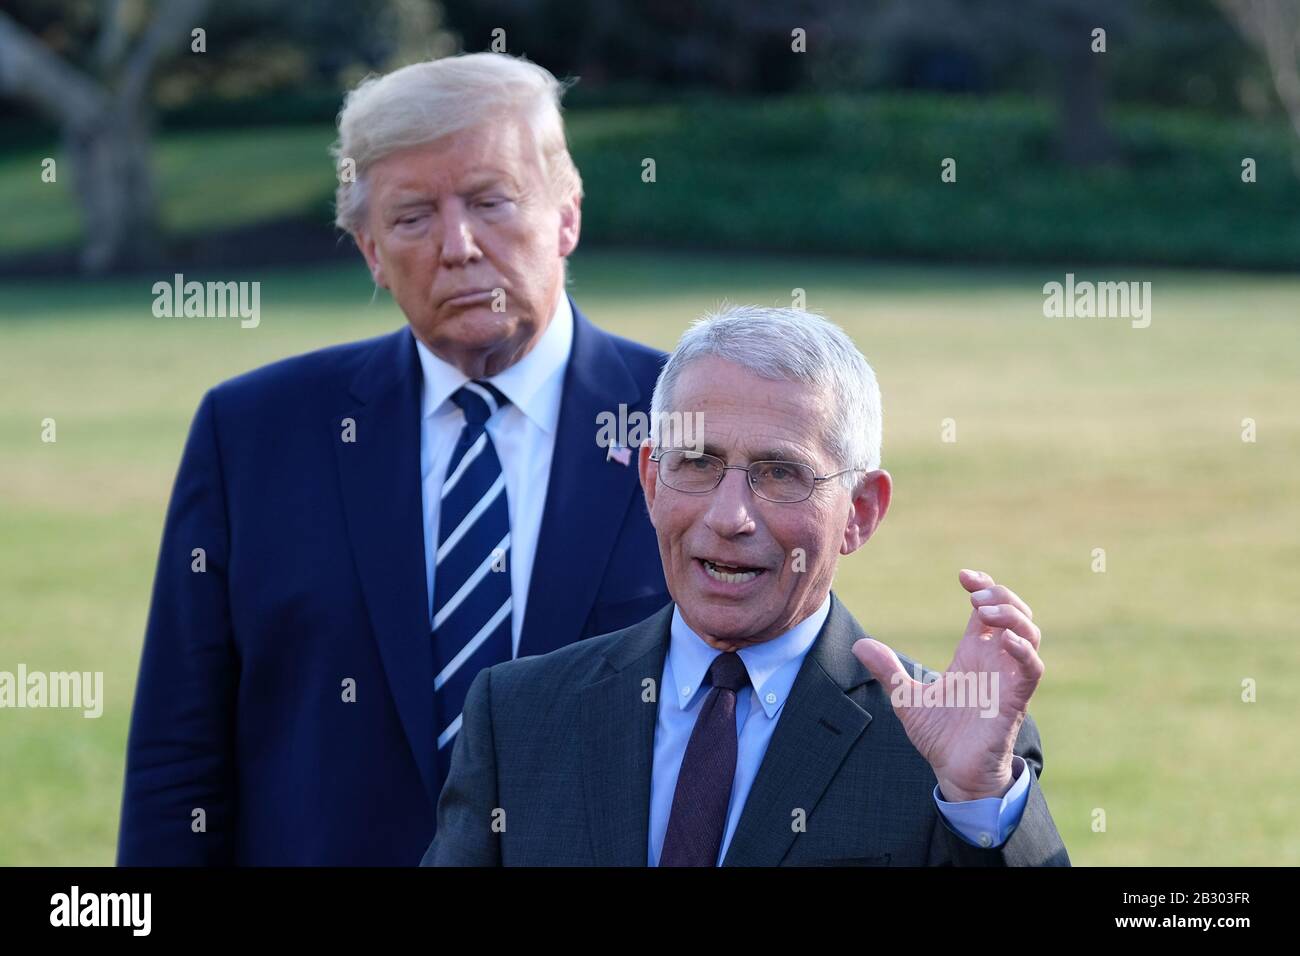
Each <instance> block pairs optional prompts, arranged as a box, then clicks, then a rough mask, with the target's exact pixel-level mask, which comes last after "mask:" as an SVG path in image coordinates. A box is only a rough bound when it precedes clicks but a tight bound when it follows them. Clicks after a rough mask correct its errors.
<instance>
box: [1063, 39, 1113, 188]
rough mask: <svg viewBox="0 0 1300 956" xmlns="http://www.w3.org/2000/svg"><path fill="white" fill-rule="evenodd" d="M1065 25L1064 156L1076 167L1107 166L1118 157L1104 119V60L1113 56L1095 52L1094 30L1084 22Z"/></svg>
mask: <svg viewBox="0 0 1300 956" xmlns="http://www.w3.org/2000/svg"><path fill="white" fill-rule="evenodd" d="M1063 21H1064V22H1063V29H1062V36H1061V39H1060V41H1058V42H1059V44H1060V45H1059V47H1058V49H1059V51H1060V63H1059V70H1060V72H1059V74H1058V82H1059V83H1060V93H1059V100H1058V103H1059V108H1060V113H1059V123H1060V127H1059V129H1058V138H1059V143H1060V149H1061V154H1062V157H1063V158H1064V160H1065V161H1066V162H1067V163H1070V164H1071V165H1074V166H1093V165H1097V164H1100V163H1107V162H1110V161H1112V160H1114V159H1115V158H1116V157H1117V155H1118V150H1117V149H1116V146H1115V140H1114V139H1113V138H1112V137H1111V135H1110V132H1109V130H1107V129H1106V123H1105V120H1104V119H1103V113H1104V107H1105V103H1106V84H1105V77H1104V76H1103V75H1102V70H1101V58H1102V57H1105V56H1109V55H1110V54H1108V53H1093V52H1092V49H1091V47H1090V46H1089V42H1088V40H1089V30H1090V28H1089V26H1088V23H1087V22H1086V21H1085V20H1084V19H1083V18H1080V17H1077V16H1066V17H1064V18H1063Z"/></svg>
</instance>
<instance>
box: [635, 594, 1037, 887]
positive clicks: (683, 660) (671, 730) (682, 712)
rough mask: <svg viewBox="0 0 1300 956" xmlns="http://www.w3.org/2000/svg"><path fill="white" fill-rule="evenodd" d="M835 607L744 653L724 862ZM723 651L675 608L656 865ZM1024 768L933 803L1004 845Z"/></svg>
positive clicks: (977, 834)
mask: <svg viewBox="0 0 1300 956" xmlns="http://www.w3.org/2000/svg"><path fill="white" fill-rule="evenodd" d="M830 610H831V599H830V595H829V594H828V595H827V596H826V600H824V601H823V602H822V604H821V607H819V608H818V609H817V610H816V611H814V612H813V614H812V615H811V616H809V617H807V618H805V619H804V620H803V621H801V622H799V623H798V624H796V625H795V626H794V627H793V628H791V629H790V630H789V631H787V632H786V633H784V634H782V635H781V636H780V637H776V638H773V639H772V640H770V641H764V642H763V643H762V644H756V645H754V646H753V647H746V648H743V649H742V650H741V651H740V652H739V653H740V659H741V660H742V661H744V663H745V669H746V670H747V671H748V672H749V680H750V689H749V692H748V693H744V694H739V695H737V697H736V734H737V748H736V776H735V778H734V780H733V782H732V787H731V803H730V804H729V805H728V807H727V827H726V830H725V831H724V833H723V836H722V847H721V849H719V851H718V864H719V865H721V864H722V861H723V859H724V858H725V857H726V855H727V848H728V847H729V846H730V845H731V838H732V835H733V834H735V832H736V824H737V823H739V822H740V815H741V811H743V810H744V808H745V800H746V799H747V798H748V797H749V791H750V788H751V787H752V786H753V785H754V778H755V777H756V776H757V775H758V768H759V766H760V765H761V764H762V762H763V755H764V754H766V753H767V745H768V742H769V741H771V739H772V732H773V731H774V730H775V729H776V722H777V720H778V719H779V718H780V716H781V708H782V707H784V706H785V701H786V698H787V697H789V696H790V689H791V688H792V687H793V686H794V680H795V677H796V676H798V674H799V668H800V667H802V666H803V659H804V656H805V655H806V654H807V653H808V649H809V648H810V647H812V646H813V642H814V641H816V640H817V634H818V633H819V632H820V631H821V629H822V625H823V624H824V623H825V621H826V617H827V615H829V614H830ZM718 654H719V651H718V650H717V649H716V648H714V647H710V646H709V645H708V644H706V643H705V642H704V641H703V640H702V639H701V638H700V637H699V635H697V634H696V633H695V632H694V631H692V630H691V629H690V627H689V626H688V625H687V624H686V621H685V620H684V619H683V618H682V615H681V611H680V610H679V609H678V608H676V607H674V608H673V621H672V629H671V639H670V643H669V647H668V654H667V656H666V657H665V659H664V670H663V675H662V679H661V681H660V684H659V686H660V688H661V689H662V693H661V694H660V695H659V714H658V717H657V719H656V723H655V740H654V766H653V769H652V772H651V777H650V846H649V863H650V865H651V866H658V865H659V855H660V853H661V852H662V850H663V845H664V834H665V833H666V832H667V830H668V817H669V815H670V814H671V812H672V807H673V794H674V793H675V792H676V790H677V774H678V771H679V770H680V769H681V765H682V757H683V756H684V755H685V754H686V745H687V743H689V742H690V739H691V732H692V731H693V730H694V729H695V718H696V716H697V715H698V714H699V712H700V708H701V707H702V706H703V703H704V698H705V697H707V696H708V694H709V691H710V690H711V688H709V687H701V686H700V685H701V684H703V683H704V681H705V679H706V677H707V675H708V670H709V665H710V664H711V663H713V659H714V658H715V657H717V656H718ZM1025 767H1026V764H1025V761H1024V760H1023V759H1022V758H1021V757H1019V756H1016V757H1014V758H1013V761H1012V768H1011V772H1012V773H1013V774H1014V775H1015V782H1014V783H1012V785H1011V789H1010V790H1008V791H1007V793H1006V795H1005V796H1002V797H986V798H984V799H982V800H966V801H961V802H957V803H952V802H948V801H946V800H944V799H942V798H941V796H940V794H939V788H938V786H936V787H935V788H934V801H935V803H936V805H937V806H938V808H939V812H940V813H941V814H942V815H943V816H944V818H945V819H946V820H947V821H948V823H949V824H950V825H951V827H952V828H953V830H955V831H956V832H957V833H958V835H959V836H961V838H962V839H964V840H966V842H968V843H970V844H972V845H974V846H982V847H994V846H1000V845H1002V844H1003V843H1005V842H1006V840H1007V837H1008V836H1010V835H1011V831H1012V830H1014V829H1015V828H1016V825H1017V824H1018V823H1019V822H1020V816H1021V814H1022V813H1023V812H1024V809H1025V803H1026V800H1027V798H1028V794H1029V774H1028V773H1026V772H1025Z"/></svg>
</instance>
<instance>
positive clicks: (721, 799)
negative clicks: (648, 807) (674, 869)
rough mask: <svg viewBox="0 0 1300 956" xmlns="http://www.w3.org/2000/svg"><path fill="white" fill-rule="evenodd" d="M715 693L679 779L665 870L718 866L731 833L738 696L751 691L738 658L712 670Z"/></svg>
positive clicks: (698, 721) (724, 658)
mask: <svg viewBox="0 0 1300 956" xmlns="http://www.w3.org/2000/svg"><path fill="white" fill-rule="evenodd" d="M709 683H711V684H712V685H713V690H711V691H709V696H708V697H706V698H705V699H704V704H703V705H702V706H701V707H700V712H699V714H698V715H697V716H696V718H695V729H694V730H692V731H691V739H690V742H689V743H688V744H687V745H686V755H685V756H684V757H682V766H681V770H680V771H679V772H678V774H677V789H676V790H675V791H674V792H673V808H672V812H671V813H669V815H668V830H667V832H666V833H665V834H664V848H663V852H662V853H660V854H659V865H660V866H714V865H715V864H716V863H717V862H718V850H719V849H720V848H721V846H722V834H723V832H724V831H725V830H726V828H727V804H728V803H730V802H731V784H732V781H733V779H734V778H735V776H736V692H737V691H740V690H743V689H744V688H746V687H748V686H749V672H748V671H746V670H745V662H744V661H742V660H741V659H740V655H739V654H735V653H725V654H719V655H718V656H717V657H715V658H714V659H713V663H712V664H710V665H709Z"/></svg>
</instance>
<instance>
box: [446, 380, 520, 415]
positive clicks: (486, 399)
mask: <svg viewBox="0 0 1300 956" xmlns="http://www.w3.org/2000/svg"><path fill="white" fill-rule="evenodd" d="M451 400H452V401H453V402H455V403H456V404H457V405H459V406H460V409H461V411H463V412H464V413H465V421H466V422H467V423H469V424H470V425H474V426H482V425H483V423H484V422H486V421H487V420H488V419H489V418H491V417H492V416H493V415H494V414H496V411H497V409H498V408H504V407H505V406H506V405H509V404H510V399H508V398H506V397H505V395H503V394H502V393H501V390H500V389H499V388H497V387H496V386H495V385H493V384H491V383H490V382H484V381H479V380H475V381H472V382H466V383H465V384H464V385H462V386H461V387H460V388H458V389H456V391H455V392H453V393H452V396H451Z"/></svg>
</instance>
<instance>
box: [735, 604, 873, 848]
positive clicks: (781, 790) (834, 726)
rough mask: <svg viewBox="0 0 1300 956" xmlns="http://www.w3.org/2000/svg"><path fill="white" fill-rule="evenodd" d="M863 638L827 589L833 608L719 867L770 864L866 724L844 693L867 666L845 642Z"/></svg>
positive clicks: (862, 678) (859, 681) (866, 676)
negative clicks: (798, 812)
mask: <svg viewBox="0 0 1300 956" xmlns="http://www.w3.org/2000/svg"><path fill="white" fill-rule="evenodd" d="M862 637H866V635H865V634H864V633H863V632H862V630H861V628H859V627H858V626H857V623H856V622H855V621H854V620H853V617H852V615H850V614H849V612H848V611H847V610H846V609H845V607H844V605H843V604H841V603H840V600H839V598H837V597H835V595H834V594H832V595H831V610H830V614H829V615H828V616H827V618H826V623H825V624H824V625H823V626H822V631H821V633H820V634H819V635H818V636H817V640H816V642H815V643H814V644H813V646H812V648H811V649H810V650H809V652H808V656H807V657H806V658H805V659H804V662H803V666H802V667H801V668H800V669H799V675H798V677H796V678H795V682H794V686H793V687H791V689H790V698H789V700H787V701H786V703H785V707H784V708H783V709H782V711H781V715H780V718H779V719H778V721H777V725H776V730H775V731H774V732H773V734H772V739H771V741H770V742H769V743H768V746H767V753H766V755H765V756H764V758H763V763H762V764H761V765H760V766H759V768H758V775H757V777H755V779H754V785H753V787H752V788H751V789H750V791H749V797H748V799H747V800H746V801H745V809H744V811H743V812H742V813H741V815H740V822H739V823H738V824H737V825H736V832H735V835H734V836H733V837H732V839H731V845H730V846H729V847H728V848H727V856H726V858H725V859H724V860H723V865H725V866H776V865H777V864H779V863H780V862H781V860H782V859H783V858H784V857H785V855H786V853H787V852H788V851H789V849H790V844H791V843H793V842H794V838H795V836H796V833H795V829H794V826H793V823H794V821H795V819H796V818H795V816H794V812H795V811H796V810H803V811H804V813H805V815H807V814H811V813H812V809H813V807H815V806H816V805H817V803H818V801H820V800H821V796H822V794H823V793H824V792H825V790H826V787H827V786H828V785H829V784H830V782H831V780H832V779H833V778H834V776H835V774H836V772H838V770H839V768H840V765H841V764H842V763H843V762H844V758H845V757H846V756H848V753H849V750H850V749H851V748H852V747H853V745H854V744H855V743H856V742H857V740H858V738H859V737H860V736H861V735H862V732H863V731H864V730H866V727H867V725H868V724H869V723H871V714H869V713H867V712H866V711H865V710H863V709H862V708H861V707H859V706H858V705H857V704H855V703H854V702H853V701H852V700H850V699H849V698H848V697H847V696H846V694H847V692H848V691H850V690H853V689H854V688H856V687H860V686H862V685H863V684H865V683H867V682H868V681H871V680H874V678H873V677H872V676H871V673H870V672H869V671H868V670H867V669H866V668H865V667H863V666H862V664H861V662H860V661H858V659H857V658H856V657H854V656H853V653H852V651H851V648H852V646H853V644H854V642H855V641H857V640H858V639H859V638H862Z"/></svg>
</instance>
